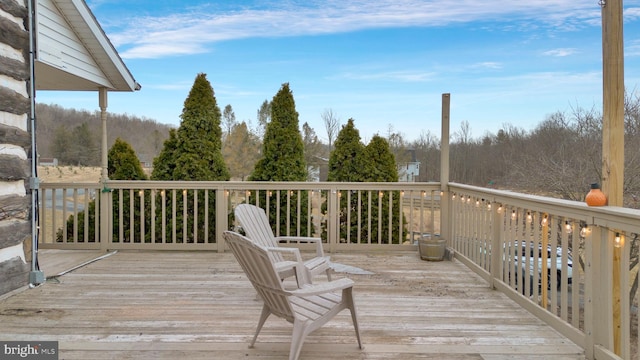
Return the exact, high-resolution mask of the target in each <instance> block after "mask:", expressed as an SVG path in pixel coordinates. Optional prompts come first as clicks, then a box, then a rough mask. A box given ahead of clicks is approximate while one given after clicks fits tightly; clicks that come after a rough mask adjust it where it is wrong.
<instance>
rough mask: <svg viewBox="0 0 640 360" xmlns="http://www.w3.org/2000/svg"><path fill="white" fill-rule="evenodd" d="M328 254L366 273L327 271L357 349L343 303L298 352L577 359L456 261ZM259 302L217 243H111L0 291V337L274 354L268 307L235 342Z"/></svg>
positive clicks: (74, 345)
mask: <svg viewBox="0 0 640 360" xmlns="http://www.w3.org/2000/svg"><path fill="white" fill-rule="evenodd" d="M50 255H51V254H50ZM62 255H63V254H60V256H62ZM87 255H88V253H87ZM303 255H305V254H303ZM306 255H309V254H306ZM75 257H76V258H80V257H81V256H80V255H75ZM331 258H332V261H333V262H337V263H340V264H346V265H351V266H354V267H356V268H360V269H364V270H368V271H369V272H371V274H357V273H355V272H351V273H345V272H341V273H336V274H334V278H341V277H348V278H351V279H353V280H354V281H355V283H356V285H355V287H354V296H355V302H356V306H357V308H358V315H359V320H360V329H361V333H362V337H363V342H364V346H365V349H364V350H359V349H358V347H357V343H356V339H355V334H354V332H353V326H352V324H351V317H350V315H349V313H348V311H344V312H342V313H340V314H339V315H338V316H336V317H335V318H334V319H333V320H332V321H330V322H329V323H328V324H326V325H325V326H324V327H322V328H321V329H319V330H317V331H316V332H314V333H312V334H311V335H310V336H309V337H308V338H307V340H306V341H305V344H304V346H303V349H302V354H301V358H303V359H329V360H333V359H340V360H345V359H362V358H367V359H442V358H447V359H461V360H467V359H492V360H502V359H506V358H514V357H517V358H527V359H542V358H554V359H584V354H583V350H582V349H581V348H580V347H578V346H577V345H575V344H574V343H572V342H571V341H569V340H568V339H566V338H565V337H563V336H561V335H560V334H559V333H558V332H556V331H555V330H553V329H551V328H550V327H548V326H546V325H545V324H544V323H543V322H542V321H540V320H539V319H537V318H535V317H534V316H532V315H531V314H530V313H528V312H527V311H525V310H523V309H522V308H520V307H519V306H518V305H517V304H516V303H514V302H513V301H511V300H509V299H508V298H507V297H506V296H505V295H504V294H502V293H500V292H497V291H494V290H491V289H490V288H489V286H488V284H486V283H485V282H484V281H483V280H482V279H481V278H480V277H479V276H478V275H476V274H475V273H473V272H471V271H470V270H468V269H467V268H466V267H465V266H464V265H462V264H461V263H459V262H457V261H452V262H451V261H442V262H427V261H421V260H420V259H419V256H418V254H417V253H416V252H410V253H388V254H332V256H331ZM51 261H53V260H51ZM57 261H59V262H62V263H64V262H66V261H63V260H57ZM314 280H315V281H318V282H324V281H327V280H326V277H323V276H317V277H316V278H315V279H314ZM261 307H262V303H261V302H260V301H259V300H258V299H257V297H256V293H255V291H254V290H253V288H252V287H251V285H250V284H249V282H248V281H247V279H246V277H245V276H244V273H243V272H242V271H241V269H240V267H239V266H238V265H237V263H236V262H235V259H234V258H233V257H232V255H231V254H229V253H222V254H220V253H215V252H166V251H164V252H161V251H158V252H152V251H120V252H118V253H117V254H115V255H113V256H109V257H107V258H104V259H102V260H99V261H96V262H92V263H90V264H88V265H86V266H84V267H82V268H79V269H77V270H75V271H73V272H70V273H67V274H66V275H64V276H60V277H58V278H57V279H55V281H48V282H47V283H45V284H44V285H42V286H39V287H37V288H34V289H31V290H26V291H24V292H21V293H18V294H16V295H14V296H12V297H9V298H7V299H5V300H3V301H2V302H0V323H2V327H1V328H0V338H2V339H3V340H23V341H29V340H34V341H35V340H39V341H44V340H55V341H59V345H60V352H61V358H65V359H87V358H91V359H107V358H136V359H174V358H178V357H181V358H188V359H205V358H207V359H210V358H216V359H239V358H248V359H254V358H255V359H282V358H286V357H287V355H288V352H289V342H290V339H291V331H292V327H291V324H289V323H287V322H286V321H283V320H281V319H276V318H275V317H274V318H270V319H268V320H267V322H266V324H265V327H264V328H263V330H262V332H261V333H260V336H259V337H258V341H257V343H256V346H255V348H253V349H248V348H247V345H248V343H249V340H250V338H251V337H252V336H253V333H254V331H255V326H256V324H257V321H258V318H259V315H260V311H261Z"/></svg>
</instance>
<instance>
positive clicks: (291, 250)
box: [265, 246, 304, 267]
mask: <svg viewBox="0 0 640 360" xmlns="http://www.w3.org/2000/svg"><path fill="white" fill-rule="evenodd" d="M265 249H266V250H267V251H270V252H280V253H285V254H289V255H293V256H294V257H295V259H296V260H295V261H296V262H299V263H300V266H303V267H304V262H303V261H302V256H301V255H300V249H298V248H286V247H271V246H269V247H266V248H265Z"/></svg>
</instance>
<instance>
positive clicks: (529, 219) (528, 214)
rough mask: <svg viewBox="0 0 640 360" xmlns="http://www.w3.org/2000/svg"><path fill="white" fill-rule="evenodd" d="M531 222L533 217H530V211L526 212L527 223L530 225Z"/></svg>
mask: <svg viewBox="0 0 640 360" xmlns="http://www.w3.org/2000/svg"><path fill="white" fill-rule="evenodd" d="M531 220H533V216H532V215H531V212H530V211H527V222H528V223H530V222H531Z"/></svg>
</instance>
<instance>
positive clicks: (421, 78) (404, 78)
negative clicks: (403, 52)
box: [338, 71, 434, 82]
mask: <svg viewBox="0 0 640 360" xmlns="http://www.w3.org/2000/svg"><path fill="white" fill-rule="evenodd" d="M433 76H434V73H429V72H419V71H416V72H413V71H389V72H377V73H376V72H372V73H344V74H341V75H340V76H338V77H339V78H343V79H351V80H384V81H399V82H425V81H429V80H431V79H432V78H433Z"/></svg>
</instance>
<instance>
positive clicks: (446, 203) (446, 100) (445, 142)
mask: <svg viewBox="0 0 640 360" xmlns="http://www.w3.org/2000/svg"><path fill="white" fill-rule="evenodd" d="M450 109H451V94H449V93H444V94H442V133H441V135H440V191H441V194H442V195H441V197H440V234H441V236H442V238H443V239H446V240H447V244H448V245H449V246H453V239H451V223H450V221H449V219H450V218H451V217H450V216H449V209H450V208H451V207H450V201H451V199H450V197H449V128H450V114H451V110H450Z"/></svg>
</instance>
